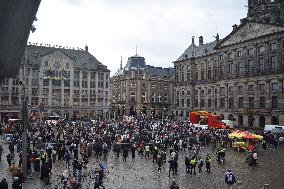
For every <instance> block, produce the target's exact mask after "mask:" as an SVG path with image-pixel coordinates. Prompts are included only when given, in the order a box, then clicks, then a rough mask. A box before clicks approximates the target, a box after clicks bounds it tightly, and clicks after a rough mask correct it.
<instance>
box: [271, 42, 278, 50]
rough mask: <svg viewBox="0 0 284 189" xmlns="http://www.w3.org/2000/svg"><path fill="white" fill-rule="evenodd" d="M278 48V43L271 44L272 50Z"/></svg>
mask: <svg viewBox="0 0 284 189" xmlns="http://www.w3.org/2000/svg"><path fill="white" fill-rule="evenodd" d="M276 49H277V44H276V43H272V44H271V50H272V51H273V50H276Z"/></svg>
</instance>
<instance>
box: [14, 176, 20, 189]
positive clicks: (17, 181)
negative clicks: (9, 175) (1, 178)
mask: <svg viewBox="0 0 284 189" xmlns="http://www.w3.org/2000/svg"><path fill="white" fill-rule="evenodd" d="M12 189H22V182H21V180H20V179H19V178H18V177H14V181H13V184H12Z"/></svg>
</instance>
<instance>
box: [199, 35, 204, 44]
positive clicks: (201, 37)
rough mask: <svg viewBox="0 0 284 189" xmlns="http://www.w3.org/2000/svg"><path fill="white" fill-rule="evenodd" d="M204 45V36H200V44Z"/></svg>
mask: <svg viewBox="0 0 284 189" xmlns="http://www.w3.org/2000/svg"><path fill="white" fill-rule="evenodd" d="M201 45H203V36H200V37H199V46H201Z"/></svg>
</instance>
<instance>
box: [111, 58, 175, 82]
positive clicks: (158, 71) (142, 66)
mask: <svg viewBox="0 0 284 189" xmlns="http://www.w3.org/2000/svg"><path fill="white" fill-rule="evenodd" d="M130 70H133V71H139V72H140V73H141V72H142V73H146V74H149V75H152V76H168V77H170V76H173V75H174V74H175V69H174V68H162V67H154V66H150V65H146V62H145V58H144V57H142V56H139V55H137V54H136V55H134V56H131V57H129V58H128V61H127V64H126V66H125V67H124V68H121V69H119V70H118V71H117V72H116V73H115V74H114V77H115V76H119V75H123V74H125V73H126V72H127V71H130Z"/></svg>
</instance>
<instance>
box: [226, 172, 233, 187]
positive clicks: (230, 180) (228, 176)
mask: <svg viewBox="0 0 284 189" xmlns="http://www.w3.org/2000/svg"><path fill="white" fill-rule="evenodd" d="M233 182H234V175H233V174H232V173H227V174H226V183H229V184H232V183H233Z"/></svg>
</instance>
